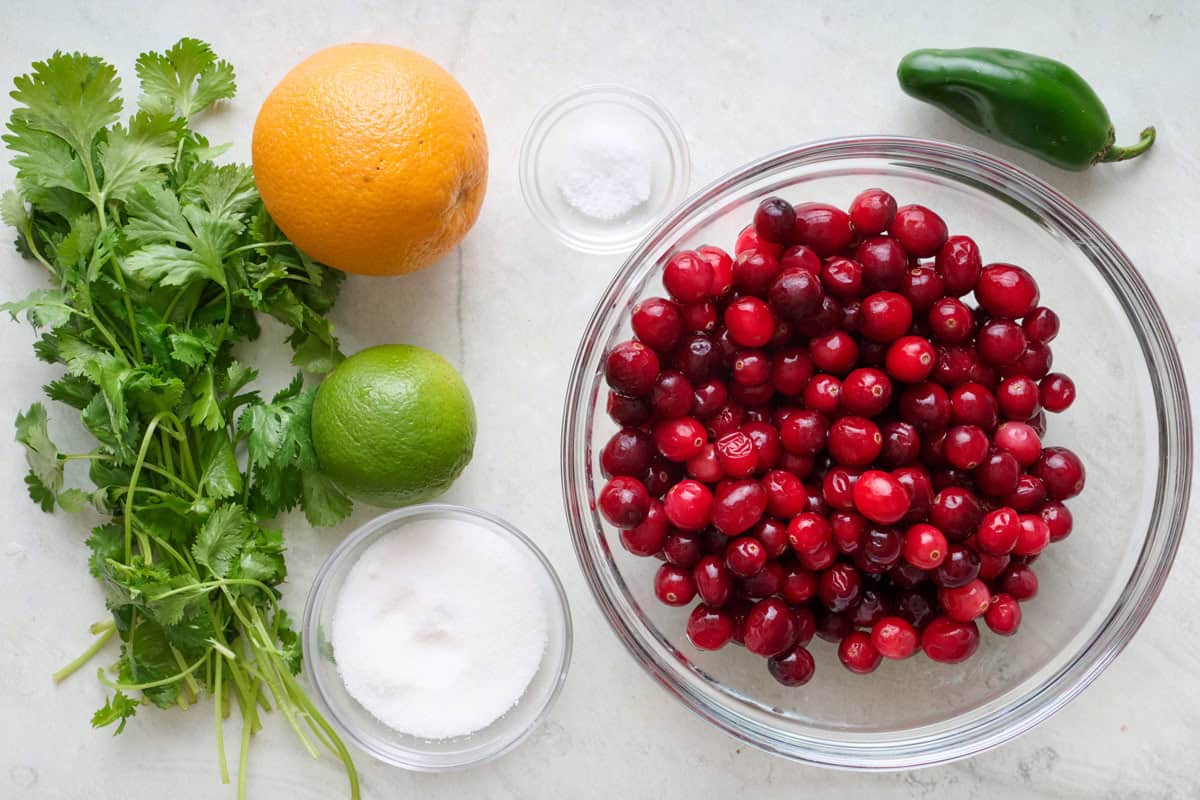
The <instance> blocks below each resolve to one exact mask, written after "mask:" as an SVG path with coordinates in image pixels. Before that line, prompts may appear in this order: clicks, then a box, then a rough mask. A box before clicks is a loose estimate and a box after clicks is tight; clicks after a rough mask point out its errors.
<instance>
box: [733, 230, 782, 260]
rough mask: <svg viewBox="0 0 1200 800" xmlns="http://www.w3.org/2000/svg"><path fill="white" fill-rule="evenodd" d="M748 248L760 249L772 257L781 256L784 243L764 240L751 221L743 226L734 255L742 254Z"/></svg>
mask: <svg viewBox="0 0 1200 800" xmlns="http://www.w3.org/2000/svg"><path fill="white" fill-rule="evenodd" d="M747 250H758V251H760V252H762V253H766V254H768V255H770V256H771V258H779V254H780V253H782V252H783V245H780V244H775V243H774V242H764V241H763V240H762V239H760V238H758V231H756V230H755V229H754V223H753V222H751V223H750V224H749V225H747V226H746V227H744V228H742V231H741V233H739V234H738V237H737V239H736V240H735V241H734V244H733V255H734V256H735V257H736V256H740V255H741V254H742V253H744V252H746V251H747Z"/></svg>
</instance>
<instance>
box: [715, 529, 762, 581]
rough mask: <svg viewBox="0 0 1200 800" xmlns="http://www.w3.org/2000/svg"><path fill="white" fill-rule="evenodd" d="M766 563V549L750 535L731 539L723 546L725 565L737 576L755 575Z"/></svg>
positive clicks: (747, 576)
mask: <svg viewBox="0 0 1200 800" xmlns="http://www.w3.org/2000/svg"><path fill="white" fill-rule="evenodd" d="M766 563H767V551H766V550H763V546H762V542H760V541H758V540H757V539H755V538H754V537H752V536H739V537H737V538H736V539H731V540H730V542H729V546H728V547H726V548H725V566H727V567H729V571H730V572H732V573H733V574H734V575H736V576H737V577H739V578H749V577H750V576H751V575H756V574H757V573H758V572H759V571H760V570H761V569H762V568H763V567H764V566H766Z"/></svg>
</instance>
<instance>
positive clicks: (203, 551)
mask: <svg viewBox="0 0 1200 800" xmlns="http://www.w3.org/2000/svg"><path fill="white" fill-rule="evenodd" d="M249 534H250V525H249V520H248V519H247V517H246V511H245V509H243V508H242V507H241V506H239V505H234V504H232V503H231V504H228V505H223V506H220V507H219V508H217V510H216V511H214V512H213V513H212V514H210V515H209V517H208V519H207V520H205V522H204V524H203V525H201V526H200V532H199V533H198V534H197V535H196V543H195V544H193V545H192V557H193V558H195V559H196V563H197V564H202V565H204V566H206V567H208V569H209V571H210V572H212V574H213V575H215V576H217V577H218V578H224V577H225V576H226V575H227V574H228V573H229V567H230V565H231V564H232V563H233V560H234V558H236V557H237V554H238V553H239V552H241V549H242V546H243V545H245V544H246V540H247V539H248V538H249Z"/></svg>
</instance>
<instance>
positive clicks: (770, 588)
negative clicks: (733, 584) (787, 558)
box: [737, 561, 783, 599]
mask: <svg viewBox="0 0 1200 800" xmlns="http://www.w3.org/2000/svg"><path fill="white" fill-rule="evenodd" d="M782 588H783V565H782V564H780V563H779V562H778V561H768V562H767V563H766V564H764V565H763V568H762V569H760V570H759V571H758V572H756V573H754V574H753V575H751V576H750V577H749V578H742V579H741V580H739V581H738V583H737V591H738V594H740V595H742V596H744V597H750V598H754V599H757V598H760V597H770V596H771V595H773V594H778V593H779V590H780V589H782Z"/></svg>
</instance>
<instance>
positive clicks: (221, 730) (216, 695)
mask: <svg viewBox="0 0 1200 800" xmlns="http://www.w3.org/2000/svg"><path fill="white" fill-rule="evenodd" d="M216 662H217V663H216V665H215V666H214V667H213V683H212V686H213V717H214V718H215V719H216V723H217V765H218V766H219V767H220V769H221V783H229V762H228V761H227V760H226V759H225V719H224V715H223V713H222V712H223V710H224V705H225V702H224V701H225V687H224V686H223V685H222V684H221V673H222V668H221V667H222V665H223V664H224V663H225V659H224V658H222V657H221V656H219V655H218V656H217V658H216Z"/></svg>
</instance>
